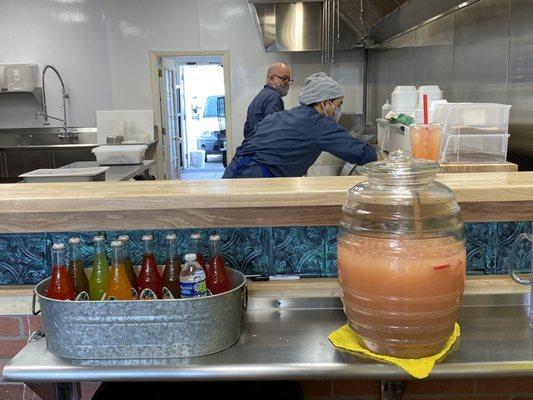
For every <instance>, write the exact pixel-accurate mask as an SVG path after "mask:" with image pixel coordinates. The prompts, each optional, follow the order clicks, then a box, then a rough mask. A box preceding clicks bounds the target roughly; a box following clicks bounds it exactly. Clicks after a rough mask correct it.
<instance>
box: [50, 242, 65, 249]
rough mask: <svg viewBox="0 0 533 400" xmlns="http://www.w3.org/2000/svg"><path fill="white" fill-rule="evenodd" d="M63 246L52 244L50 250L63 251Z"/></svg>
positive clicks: (61, 244)
mask: <svg viewBox="0 0 533 400" xmlns="http://www.w3.org/2000/svg"><path fill="white" fill-rule="evenodd" d="M64 249H65V245H64V244H63V243H54V244H53V245H52V250H64Z"/></svg>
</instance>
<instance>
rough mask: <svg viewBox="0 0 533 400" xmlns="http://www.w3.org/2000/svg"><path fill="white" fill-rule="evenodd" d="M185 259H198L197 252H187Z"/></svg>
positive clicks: (189, 260)
mask: <svg viewBox="0 0 533 400" xmlns="http://www.w3.org/2000/svg"><path fill="white" fill-rule="evenodd" d="M185 261H186V262H191V261H196V254H194V253H191V254H185Z"/></svg>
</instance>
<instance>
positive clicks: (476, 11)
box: [453, 0, 509, 103]
mask: <svg viewBox="0 0 533 400" xmlns="http://www.w3.org/2000/svg"><path fill="white" fill-rule="evenodd" d="M508 32H509V0H483V1H481V2H478V3H475V4H473V5H471V6H469V7H465V8H463V9H462V10H460V11H458V12H457V13H456V24H455V55H454V83H453V87H454V100H455V101H475V102H495V103H506V102H507V65H508V55H509V39H508Z"/></svg>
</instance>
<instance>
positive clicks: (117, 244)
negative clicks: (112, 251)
mask: <svg viewBox="0 0 533 400" xmlns="http://www.w3.org/2000/svg"><path fill="white" fill-rule="evenodd" d="M111 247H122V241H120V240H113V241H112V242H111Z"/></svg>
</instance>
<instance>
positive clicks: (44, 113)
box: [35, 65, 77, 139]
mask: <svg viewBox="0 0 533 400" xmlns="http://www.w3.org/2000/svg"><path fill="white" fill-rule="evenodd" d="M49 68H50V69H51V70H52V71H54V72H55V73H56V75H57V77H58V78H59V82H60V83H61V93H62V94H63V95H62V98H63V119H61V118H57V117H52V116H51V115H48V108H47V106H46V86H45V79H44V78H45V74H46V71H47V70H48V69H49ZM42 81H43V110H42V112H38V113H35V118H36V119H37V117H39V116H42V117H44V125H50V122H48V119H54V120H56V121H61V122H63V127H62V130H63V132H62V133H58V134H57V137H58V138H60V139H64V138H77V135H76V134H74V133H69V131H68V127H67V107H66V104H65V100H66V99H68V97H69V95H68V93H67V91H66V90H65V83H64V82H63V78H61V75H60V74H59V71H58V70H57V69H56V68H55V67H54V66H52V65H45V67H44V68H43V73H42Z"/></svg>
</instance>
